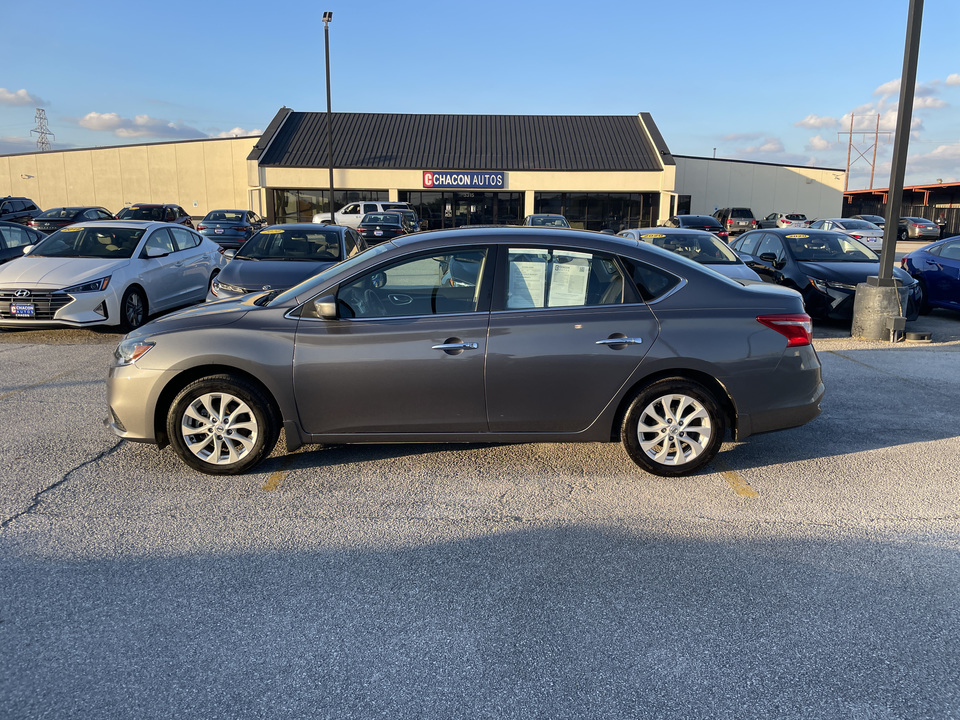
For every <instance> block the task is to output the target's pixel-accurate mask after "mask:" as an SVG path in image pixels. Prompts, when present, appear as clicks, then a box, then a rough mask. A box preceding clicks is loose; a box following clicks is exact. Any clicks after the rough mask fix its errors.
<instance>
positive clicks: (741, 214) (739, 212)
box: [730, 208, 753, 218]
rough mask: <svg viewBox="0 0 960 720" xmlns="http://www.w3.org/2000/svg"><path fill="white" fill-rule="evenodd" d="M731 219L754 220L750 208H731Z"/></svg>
mask: <svg viewBox="0 0 960 720" xmlns="http://www.w3.org/2000/svg"><path fill="white" fill-rule="evenodd" d="M730 217H735V218H752V217H753V211H752V210H751V209H750V208H730Z"/></svg>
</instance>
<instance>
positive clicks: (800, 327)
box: [757, 313, 813, 347]
mask: <svg viewBox="0 0 960 720" xmlns="http://www.w3.org/2000/svg"><path fill="white" fill-rule="evenodd" d="M757 322H759V323H762V324H763V325H766V326H767V327H768V328H771V329H772V330H776V331H777V332H778V333H780V334H781V335H783V336H784V337H785V338H786V339H787V347H800V346H801V345H809V344H810V343H811V341H812V338H813V321H812V320H811V319H810V316H809V315H807V314H806V313H797V314H795V315H758V316H757Z"/></svg>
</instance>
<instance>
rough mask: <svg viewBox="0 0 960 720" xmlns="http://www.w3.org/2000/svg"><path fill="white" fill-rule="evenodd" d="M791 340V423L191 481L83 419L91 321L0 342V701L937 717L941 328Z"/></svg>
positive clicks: (957, 617)
mask: <svg viewBox="0 0 960 720" xmlns="http://www.w3.org/2000/svg"><path fill="white" fill-rule="evenodd" d="M907 329H908V331H917V332H929V333H930V334H931V341H930V342H925V343H908V342H899V343H889V342H865V341H862V340H856V339H852V338H850V337H849V328H847V329H846V333H845V331H844V328H843V327H842V326H836V325H820V324H818V325H817V326H816V328H815V345H816V348H817V351H818V353H819V355H820V358H821V361H822V363H823V368H824V380H825V384H826V387H827V395H826V397H825V399H824V402H823V405H822V409H823V413H822V415H821V416H820V417H819V418H817V419H816V420H814V421H813V422H811V423H809V424H808V425H806V426H804V427H801V428H797V429H794V430H789V431H784V432H780V433H775V434H770V435H761V436H755V437H752V438H749V439H747V440H746V441H745V442H741V443H728V444H726V445H725V446H724V448H723V450H722V452H721V453H720V455H719V456H718V458H717V460H716V461H715V462H714V463H713V464H712V465H710V466H708V467H707V468H706V469H705V470H704V471H703V472H701V473H700V474H698V475H695V476H692V477H686V478H678V479H666V478H658V477H654V476H650V475H645V474H643V473H642V472H641V471H640V470H639V469H638V468H637V467H636V466H634V465H633V463H632V462H630V460H629V459H628V457H627V455H626V454H625V452H624V451H623V450H622V449H621V448H620V447H619V446H617V445H606V444H586V445H545V444H526V445H515V446H512V445H491V446H465V445H454V446H438V445H431V446H386V445H377V446H334V447H327V448H318V447H315V446H311V447H306V448H302V449H300V450H298V451H297V452H295V453H291V454H289V455H288V454H286V453H285V452H284V449H283V447H282V446H281V447H280V448H279V449H278V451H277V452H275V453H274V455H273V456H272V457H271V458H270V459H268V460H267V461H266V462H265V463H264V464H263V465H262V466H260V467H259V468H257V469H258V472H256V473H250V474H247V475H241V476H236V477H226V478H210V477H206V476H202V475H198V474H195V473H193V472H192V471H190V470H189V469H188V468H187V467H186V466H184V465H183V464H182V463H180V462H179V461H178V460H177V459H176V457H175V456H174V455H173V453H172V452H171V451H170V450H169V449H166V450H164V451H162V452H158V451H157V450H156V449H155V448H152V447H150V446H144V445H137V444H132V443H126V442H123V441H119V440H118V439H117V438H116V437H114V436H112V435H110V434H109V433H108V432H107V431H106V430H105V429H104V428H103V426H102V424H101V420H102V418H103V416H104V414H105V393H104V379H105V375H106V367H107V364H108V362H109V357H110V354H111V353H112V351H113V348H114V345H115V343H116V342H117V340H118V339H119V337H120V336H119V335H118V334H116V333H111V332H107V331H93V330H49V331H26V332H15V333H6V332H5V333H0V366H2V368H3V374H2V378H0V427H2V428H3V436H4V441H3V442H2V443H0V459H2V463H0V467H2V468H3V474H2V483H0V638H2V643H0V647H2V652H0V717H3V718H8V717H9V718H41V717H56V718H91V717H97V718H130V717H137V718H169V717H177V718H247V717H251V718H252V717H278V718H318V717H331V718H339V717H344V718H346V717H350V718H368V717H370V718H378V717H383V718H406V717H430V718H441V717H443V718H477V717H490V718H621V717H622V718H718V717H737V718H774V717H775V718H805V719H807V718H910V719H911V720H912V719H914V718H957V717H960V675H958V673H957V668H958V667H960V640H958V638H960V552H958V551H960V490H958V482H957V467H958V464H960V424H958V417H960V416H958V410H957V408H958V407H960V384H958V381H957V370H958V368H960V315H955V314H950V313H947V312H945V311H934V312H933V313H931V314H930V315H928V316H923V317H921V319H920V320H918V321H917V322H916V323H911V324H909V325H908V328H907Z"/></svg>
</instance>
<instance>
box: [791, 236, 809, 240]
mask: <svg viewBox="0 0 960 720" xmlns="http://www.w3.org/2000/svg"><path fill="white" fill-rule="evenodd" d="M787 237H788V238H790V239H791V240H802V239H803V238H808V237H810V236H809V235H787Z"/></svg>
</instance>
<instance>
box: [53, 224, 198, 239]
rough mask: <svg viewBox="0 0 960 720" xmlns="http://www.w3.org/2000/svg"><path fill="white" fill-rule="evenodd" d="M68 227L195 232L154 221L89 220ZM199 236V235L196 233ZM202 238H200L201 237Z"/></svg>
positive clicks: (182, 226) (179, 226) (181, 226)
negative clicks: (166, 229)
mask: <svg viewBox="0 0 960 720" xmlns="http://www.w3.org/2000/svg"><path fill="white" fill-rule="evenodd" d="M70 227H74V228H82V227H89V228H96V229H98V230H105V229H107V228H125V229H131V230H139V229H141V228H142V229H147V230H152V229H154V228H159V227H170V228H183V229H184V230H188V231H190V232H196V231H194V230H191V229H190V228H188V227H186V226H185V225H179V224H177V223H168V222H158V221H156V220H89V221H87V222H80V223H75V224H73V225H71V226H70ZM197 234H198V235H199V233H197ZM201 237H202V236H201Z"/></svg>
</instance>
